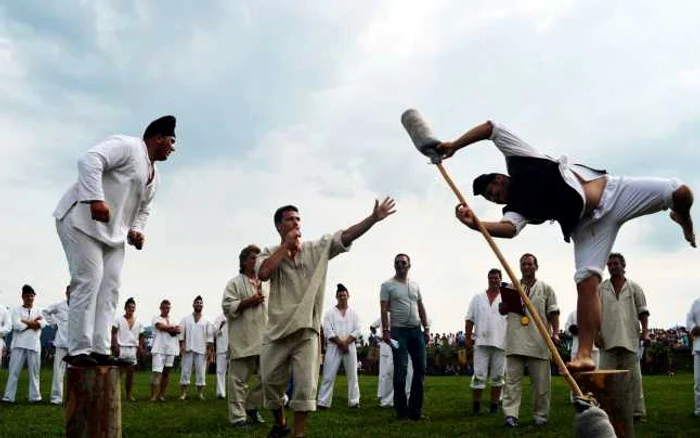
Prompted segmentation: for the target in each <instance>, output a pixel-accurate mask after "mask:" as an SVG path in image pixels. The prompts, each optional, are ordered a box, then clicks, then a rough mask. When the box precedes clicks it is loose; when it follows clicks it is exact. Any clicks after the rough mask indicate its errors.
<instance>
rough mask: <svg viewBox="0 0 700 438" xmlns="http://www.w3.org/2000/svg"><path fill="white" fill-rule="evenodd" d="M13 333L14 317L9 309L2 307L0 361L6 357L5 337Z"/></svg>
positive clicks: (0, 310) (0, 318)
mask: <svg viewBox="0 0 700 438" xmlns="http://www.w3.org/2000/svg"><path fill="white" fill-rule="evenodd" d="M11 331H12V317H11V316H10V311H9V310H8V309H7V307H4V306H0V361H2V358H3V357H5V336H7V335H8V334H10V332H11Z"/></svg>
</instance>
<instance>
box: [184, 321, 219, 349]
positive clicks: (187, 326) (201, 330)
mask: <svg viewBox="0 0 700 438" xmlns="http://www.w3.org/2000/svg"><path fill="white" fill-rule="evenodd" d="M180 329H181V330H182V331H181V332H180V341H184V342H185V351H193V352H195V353H197V354H206V353H207V344H211V343H212V342H214V336H213V330H212V326H211V323H210V322H209V320H207V319H206V318H205V317H204V315H202V316H200V317H199V321H195V320H194V316H193V315H192V314H190V315H187V316H186V317H184V318H182V321H180Z"/></svg>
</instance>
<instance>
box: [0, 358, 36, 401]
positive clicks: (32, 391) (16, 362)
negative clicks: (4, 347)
mask: <svg viewBox="0 0 700 438" xmlns="http://www.w3.org/2000/svg"><path fill="white" fill-rule="evenodd" d="M25 361H26V362H27V370H28V371H29V401H30V402H37V401H41V392H40V390H39V368H40V366H41V352H39V351H34V350H27V349H26V348H13V349H12V352H11V354H10V370H9V376H8V377H7V385H6V386H5V396H4V397H3V398H2V399H3V401H6V402H11V403H14V402H15V395H16V394H17V381H18V380H19V374H20V372H22V367H23V366H24V362H25Z"/></svg>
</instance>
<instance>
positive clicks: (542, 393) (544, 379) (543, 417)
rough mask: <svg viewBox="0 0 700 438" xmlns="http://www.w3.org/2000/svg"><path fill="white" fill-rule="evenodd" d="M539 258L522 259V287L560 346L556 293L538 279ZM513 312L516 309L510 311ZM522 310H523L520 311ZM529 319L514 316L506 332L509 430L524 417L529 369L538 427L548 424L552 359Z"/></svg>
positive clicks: (526, 256) (505, 400)
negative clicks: (522, 405) (522, 403)
mask: <svg viewBox="0 0 700 438" xmlns="http://www.w3.org/2000/svg"><path fill="white" fill-rule="evenodd" d="M537 269H538V265H537V258H536V257H535V256H534V255H532V254H524V255H523V256H522V257H520V272H521V273H522V279H521V280H520V283H521V284H522V286H523V288H524V289H525V292H526V293H527V294H528V297H529V298H530V301H532V305H533V306H535V309H537V314H538V315H539V317H540V319H541V320H542V322H544V323H545V324H547V323H549V324H548V326H549V329H550V334H551V336H552V340H553V341H554V342H555V343H559V334H558V333H559V306H557V296H556V295H555V294H554V289H552V287H551V286H550V285H548V284H546V283H545V282H543V281H541V280H539V279H537V278H536V276H535V274H536V273H537ZM510 310H512V309H510ZM518 310H520V309H518ZM524 312H525V315H526V316H524V317H521V315H519V314H518V313H515V312H512V311H511V312H510V313H508V317H507V328H506V384H505V387H504V389H503V414H504V416H505V426H506V427H516V426H517V425H518V415H519V413H520V399H521V397H522V388H521V386H520V383H521V380H522V378H523V374H524V372H525V366H527V369H528V374H529V375H530V381H531V382H532V416H533V417H534V419H535V424H536V425H537V426H543V425H545V424H547V418H548V416H549V392H550V387H551V379H552V374H551V368H550V362H549V361H550V356H549V350H548V349H547V344H546V343H545V341H544V339H542V336H541V335H540V332H539V331H538V330H537V327H536V326H535V323H534V321H533V317H532V315H530V312H529V311H528V310H527V309H525V310H524Z"/></svg>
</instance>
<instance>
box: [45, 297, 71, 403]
mask: <svg viewBox="0 0 700 438" xmlns="http://www.w3.org/2000/svg"><path fill="white" fill-rule="evenodd" d="M69 301H70V285H68V286H66V299H65V300H63V301H60V302H58V303H55V304H52V305H50V306H49V307H47V308H46V309H44V318H45V319H46V323H47V324H51V325H52V326H53V327H55V328H56V336H55V337H54V339H53V345H54V347H55V349H56V351H55V353H54V357H53V380H52V382H51V400H50V402H51V404H52V405H60V404H62V403H63V377H64V376H65V374H66V362H65V361H64V360H63V358H64V357H66V355H67V354H68V303H69Z"/></svg>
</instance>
